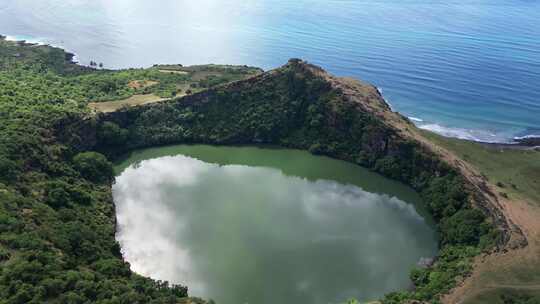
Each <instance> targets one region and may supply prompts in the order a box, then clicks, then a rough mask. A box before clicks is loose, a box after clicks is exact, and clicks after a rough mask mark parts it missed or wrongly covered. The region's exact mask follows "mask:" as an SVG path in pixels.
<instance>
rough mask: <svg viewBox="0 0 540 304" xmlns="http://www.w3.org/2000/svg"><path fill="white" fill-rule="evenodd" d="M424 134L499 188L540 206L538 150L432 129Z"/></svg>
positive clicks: (539, 157) (539, 154)
mask: <svg viewBox="0 0 540 304" xmlns="http://www.w3.org/2000/svg"><path fill="white" fill-rule="evenodd" d="M422 133H423V135H424V136H425V137H427V138H429V139H430V140H432V141H433V142H435V143H436V144H438V145H440V146H442V147H444V148H446V149H448V150H450V151H451V152H454V153H455V154H457V155H458V156H459V157H461V158H462V159H463V160H465V161H467V162H468V163H470V164H472V165H473V166H475V167H476V168H477V169H478V170H479V171H480V172H481V173H482V174H484V175H485V176H486V177H487V178H488V179H489V181H490V182H491V183H493V184H496V185H498V186H499V189H500V192H504V193H507V194H508V195H509V196H510V197H512V196H514V195H517V196H519V197H522V198H525V199H527V200H528V201H530V202H532V203H535V204H536V205H538V206H540V152H538V151H534V150H515V149H497V148H494V147H487V146H485V145H482V144H479V143H475V142H471V141H467V140H461V139H454V138H446V137H442V136H440V135H437V134H434V133H432V132H428V131H423V132H422Z"/></svg>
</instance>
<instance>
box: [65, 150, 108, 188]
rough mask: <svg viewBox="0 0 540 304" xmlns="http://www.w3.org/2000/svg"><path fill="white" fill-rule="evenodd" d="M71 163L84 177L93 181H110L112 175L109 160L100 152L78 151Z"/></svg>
mask: <svg viewBox="0 0 540 304" xmlns="http://www.w3.org/2000/svg"><path fill="white" fill-rule="evenodd" d="M73 164H74V166H75V169H77V171H79V172H80V173H81V175H82V176H83V177H84V178H86V179H88V180H90V181H93V182H98V183H104V182H110V181H111V180H112V179H113V177H114V170H113V167H112V164H111V162H109V161H108V160H107V158H106V157H105V156H104V155H103V154H101V153H97V152H83V153H79V154H77V155H76V156H75V157H74V158H73Z"/></svg>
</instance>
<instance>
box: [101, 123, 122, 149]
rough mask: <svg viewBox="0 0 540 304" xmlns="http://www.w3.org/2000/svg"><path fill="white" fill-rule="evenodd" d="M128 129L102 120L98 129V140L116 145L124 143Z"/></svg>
mask: <svg viewBox="0 0 540 304" xmlns="http://www.w3.org/2000/svg"><path fill="white" fill-rule="evenodd" d="M127 138H128V130H126V129H122V128H120V127H119V126H118V125H117V124H115V123H114V122H110V121H106V122H104V123H103V124H102V125H101V126H100V128H99V131H98V140H99V141H100V143H101V144H104V145H110V146H118V145H123V144H124V143H126V141H127Z"/></svg>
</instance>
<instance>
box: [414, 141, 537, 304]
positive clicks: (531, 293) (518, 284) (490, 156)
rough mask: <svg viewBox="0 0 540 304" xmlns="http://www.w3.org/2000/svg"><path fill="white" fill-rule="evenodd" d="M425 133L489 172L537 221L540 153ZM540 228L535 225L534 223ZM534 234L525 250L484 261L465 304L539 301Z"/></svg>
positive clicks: (496, 182) (529, 303)
mask: <svg viewBox="0 0 540 304" xmlns="http://www.w3.org/2000/svg"><path fill="white" fill-rule="evenodd" d="M424 134H425V136H426V137H428V138H430V139H431V140H432V141H434V142H436V143H437V144H438V145H440V146H442V147H445V148H446V149H448V150H450V151H452V152H453V153H455V154H457V155H459V156H460V157H461V158H462V159H464V160H466V161H467V162H469V163H470V164H472V165H473V166H475V167H476V168H477V169H478V171H479V172H481V173H482V174H484V175H485V176H486V177H487V178H488V179H489V180H490V181H491V182H492V183H493V184H495V185H496V186H497V189H498V191H500V192H501V193H505V194H506V195H507V196H508V197H509V198H510V199H511V200H512V203H517V202H518V201H523V206H521V208H526V209H524V212H526V213H528V214H531V220H533V221H538V217H536V216H538V214H540V213H539V211H538V210H539V209H540V152H539V151H535V150H516V149H501V148H497V147H493V146H486V145H483V144H479V143H474V142H470V141H466V140H460V139H452V138H445V137H442V136H439V135H436V134H433V133H431V132H424ZM533 228H535V227H533ZM531 230H532V231H529V232H530V235H529V243H530V244H529V246H528V248H526V249H525V250H521V251H518V252H515V253H514V252H509V253H508V254H507V255H506V256H505V257H502V258H500V259H494V260H493V261H488V263H487V265H485V266H484V265H482V266H483V267H482V268H481V271H479V274H478V276H477V277H475V283H474V285H475V286H473V288H472V290H470V291H468V292H469V293H470V296H467V297H466V298H465V301H464V303H466V304H492V303H493V304H514V303H515V304H518V303H526V304H533V303H540V251H539V250H538V243H539V242H540V240H539V237H538V236H537V234H536V233H537V231H534V230H533V229H531Z"/></svg>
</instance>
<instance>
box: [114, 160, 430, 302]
mask: <svg viewBox="0 0 540 304" xmlns="http://www.w3.org/2000/svg"><path fill="white" fill-rule="evenodd" d="M113 190H114V197H115V202H116V208H117V217H118V227H119V232H118V234H117V238H118V240H119V241H120V243H121V245H122V249H123V253H124V256H125V257H126V259H127V260H128V261H129V262H130V263H131V265H132V269H133V270H135V271H136V272H139V273H142V274H145V275H149V276H151V277H153V278H157V279H163V280H169V281H171V282H176V283H184V284H187V285H188V287H189V288H190V290H191V294H192V295H195V296H203V297H213V298H215V299H216V300H217V301H218V302H219V303H225V304H227V303H240V302H241V301H250V302H257V303H265V302H264V301H268V302H269V303H278V302H279V303H286V302H287V301H303V302H306V301H308V302H309V303H317V301H321V303H327V302H328V301H338V300H344V299H346V298H349V297H351V296H356V297H360V298H369V297H376V296H380V295H381V294H383V293H385V292H388V291H391V290H394V289H397V288H406V287H407V286H408V279H407V275H408V270H409V269H410V268H411V267H412V266H413V265H415V263H416V262H417V261H418V260H419V258H420V257H425V256H430V255H432V254H433V253H434V251H435V245H436V242H435V240H434V234H433V231H432V230H431V229H430V228H429V227H427V225H426V224H425V222H424V220H423V219H422V218H421V217H420V216H419V215H418V214H417V213H416V211H415V210H414V208H413V207H412V205H409V204H406V203H404V202H403V201H400V200H398V199H396V198H390V197H388V196H386V195H377V194H373V193H368V192H365V191H362V190H361V189H360V188H357V187H355V186H350V185H349V186H345V185H341V184H338V183H335V182H332V181H324V180H318V181H315V182H310V181H308V180H306V179H303V178H299V177H290V176H285V175H283V174H282V173H281V172H280V171H278V170H275V169H269V168H261V167H247V166H240V165H227V166H218V165H215V164H209V163H204V162H201V161H198V160H195V159H192V158H187V157H184V156H176V157H163V158H158V159H152V160H147V161H143V162H141V163H140V164H139V166H138V167H137V168H135V167H130V168H128V169H126V170H125V171H124V172H123V173H122V174H121V175H120V176H118V177H117V181H116V184H115V185H114V188H113ZM269 288H270V289H271V290H272V292H271V293H270V292H269V291H268V289H269ZM263 300H264V301H263ZM284 301H285V302H284Z"/></svg>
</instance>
